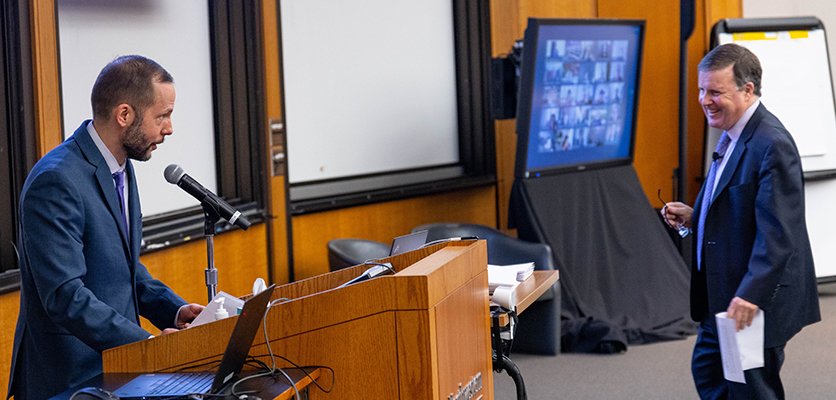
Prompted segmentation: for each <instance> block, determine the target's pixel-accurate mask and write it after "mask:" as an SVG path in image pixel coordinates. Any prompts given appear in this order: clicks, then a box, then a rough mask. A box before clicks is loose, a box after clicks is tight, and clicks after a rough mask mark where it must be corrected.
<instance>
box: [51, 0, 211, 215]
mask: <svg viewBox="0 0 836 400" xmlns="http://www.w3.org/2000/svg"><path fill="white" fill-rule="evenodd" d="M57 4H58V36H59V46H60V47H59V48H60V53H61V92H62V93H61V95H62V99H61V100H62V109H63V121H64V135H65V137H69V136H70V135H72V134H73V132H74V131H75V129H76V128H78V126H79V125H80V124H81V122H82V121H83V120H85V119H89V118H92V110H91V106H90V92H91V90H92V88H93V84H94V83H95V81H96V77H97V76H98V75H99V71H101V69H102V67H104V66H105V65H106V64H107V63H109V62H110V61H113V60H114V59H115V58H116V57H118V56H122V55H127V54H140V55H143V56H146V57H148V58H151V59H153V60H154V61H157V62H158V63H160V65H162V66H163V67H164V68H165V69H166V70H168V72H169V73H171V75H172V76H173V77H174V87H175V89H176V92H177V99H176V101H175V105H174V113H173V114H172V121H173V124H174V134H173V135H171V136H169V137H167V138H166V139H165V143H163V144H162V145H160V146H159V147H158V148H157V150H155V151H154V153H153V154H152V157H151V160H149V161H148V162H134V163H133V164H134V170H135V171H136V175H137V182H138V184H139V195H140V199H141V200H140V201H141V202H142V213H143V215H145V216H149V215H153V214H159V213H162V212H166V211H174V210H178V209H182V208H185V207H190V206H196V205H198V202H197V201H196V200H194V198H192V197H191V196H189V195H188V194H187V193H186V192H184V191H183V190H181V189H180V188H178V187H176V186H174V185H171V184H169V183H168V182H166V180H165V179H164V178H163V170H164V169H165V167H166V166H167V165H168V164H172V163H174V164H180V165H181V166H182V167H183V169H184V170H186V172H187V173H188V174H189V175H191V176H192V177H194V178H195V179H197V180H198V181H199V182H200V183H201V184H203V185H204V186H205V187H207V188H208V189H210V190H213V191H214V190H215V189H216V187H217V184H216V175H215V174H216V173H215V141H214V135H215V132H214V122H213V118H214V117H213V115H214V112H213V103H212V80H211V78H212V75H211V74H212V70H211V66H212V63H211V59H210V52H209V50H210V49H209V46H210V44H209V6H208V3H207V2H206V1H205V0H177V1H167V0H141V1H112V0H58V2H57Z"/></svg>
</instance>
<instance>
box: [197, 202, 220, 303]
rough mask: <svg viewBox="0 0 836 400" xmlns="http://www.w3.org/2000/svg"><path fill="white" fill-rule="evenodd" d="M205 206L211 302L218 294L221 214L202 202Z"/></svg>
mask: <svg viewBox="0 0 836 400" xmlns="http://www.w3.org/2000/svg"><path fill="white" fill-rule="evenodd" d="M201 206H202V207H203V234H204V235H205V236H206V260H207V262H208V266H207V267H206V288H207V290H208V292H209V302H210V303H211V302H212V299H214V298H215V295H216V294H218V270H217V269H215V224H216V223H217V222H218V221H220V219H221V216H220V214H219V213H218V211H217V210H215V209H214V208H213V207H212V206H211V205H209V204H207V202H203V203H201Z"/></svg>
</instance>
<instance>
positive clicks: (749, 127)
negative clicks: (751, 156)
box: [711, 104, 765, 204]
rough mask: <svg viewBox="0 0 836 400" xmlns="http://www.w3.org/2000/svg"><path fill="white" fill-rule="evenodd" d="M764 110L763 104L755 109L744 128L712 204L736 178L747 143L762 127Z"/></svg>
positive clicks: (721, 176)
mask: <svg viewBox="0 0 836 400" xmlns="http://www.w3.org/2000/svg"><path fill="white" fill-rule="evenodd" d="M764 110H765V109H764V107H763V104H760V105H758V108H757V109H755V113H754V114H752V118H749V122H747V123H746V126H745V127H744V128H743V132H741V133H740V137H739V138H738V139H737V144H736V145H735V146H734V151H733V152H732V154H731V156H729V161H728V162H727V163H726V168H724V169H723V175H720V181H719V182H717V187H716V188H715V189H714V193H713V194H712V197H711V203H712V204H713V203H714V200H716V199H717V195H719V194H720V193H721V192H722V191H723V189H725V188H726V186H728V184H729V182H731V178H732V176H734V171H735V170H737V166H738V165H739V164H740V159H741V158H743V154H744V153H746V142H748V141H749V139H751V138H752V134H754V133H755V129H756V128H757V127H758V125H760V123H761V120H762V119H763V115H764Z"/></svg>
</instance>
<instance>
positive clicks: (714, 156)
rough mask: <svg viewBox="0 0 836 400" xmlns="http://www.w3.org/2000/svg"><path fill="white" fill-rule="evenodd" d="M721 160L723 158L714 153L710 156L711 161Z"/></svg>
mask: <svg viewBox="0 0 836 400" xmlns="http://www.w3.org/2000/svg"><path fill="white" fill-rule="evenodd" d="M721 158H723V156H721V155H720V153H718V152H716V151H715V152H714V154H712V155H711V161H717V160H719V159H721Z"/></svg>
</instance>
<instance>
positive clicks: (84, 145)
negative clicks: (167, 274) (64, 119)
mask: <svg viewBox="0 0 836 400" xmlns="http://www.w3.org/2000/svg"><path fill="white" fill-rule="evenodd" d="M88 123H92V121H89V120H88V121H85V122H84V123H82V124H81V126H80V127H79V128H78V129H76V131H75V133H73V136H74V137H75V138H76V142H77V143H78V147H79V148H80V149H81V152H82V153H83V154H84V157H85V158H86V159H87V161H88V162H89V163H90V164H92V165H93V166H95V167H96V181H97V182H98V183H99V189H101V191H102V192H101V193H102V197H104V200H105V203H107V208H108V210H110V214H111V216H112V217H113V222H115V223H116V224H117V225H118V226H119V235H120V236H121V237H122V245H123V246H124V247H125V252H126V255H127V256H128V258H129V259H130V257H131V254H132V252H131V250H132V249H131V247H130V246H129V244H128V238H127V237H126V236H125V227H124V226H123V225H124V223H123V222H122V209H121V208H120V207H119V198H118V197H116V188H115V186H114V183H113V176H112V175H111V174H110V168H109V167H108V166H107V162H106V161H105V159H104V157H103V156H102V153H101V152H100V151H99V148H98V147H96V143H94V142H93V138H91V137H90V133H89V132H87V124H88ZM131 264H132V263H131Z"/></svg>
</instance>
